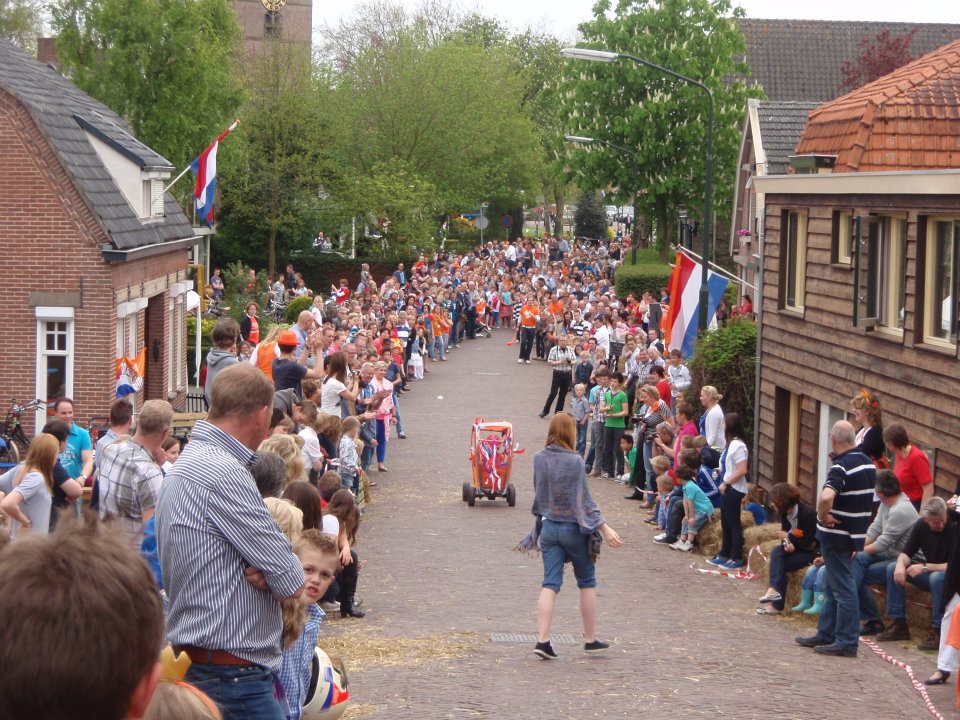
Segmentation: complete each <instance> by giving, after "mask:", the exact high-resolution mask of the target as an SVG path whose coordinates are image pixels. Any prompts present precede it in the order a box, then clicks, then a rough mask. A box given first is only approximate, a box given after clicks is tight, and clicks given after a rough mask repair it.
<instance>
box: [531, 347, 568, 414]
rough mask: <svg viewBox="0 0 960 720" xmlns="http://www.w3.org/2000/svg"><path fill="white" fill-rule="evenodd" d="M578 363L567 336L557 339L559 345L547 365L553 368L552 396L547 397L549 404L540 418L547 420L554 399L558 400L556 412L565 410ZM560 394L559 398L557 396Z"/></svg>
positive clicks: (551, 353) (553, 349) (551, 351)
mask: <svg viewBox="0 0 960 720" xmlns="http://www.w3.org/2000/svg"><path fill="white" fill-rule="evenodd" d="M576 362H577V353H576V352H574V350H573V348H571V347H570V344H569V343H568V342H567V336H566V335H560V336H559V337H558V338H557V344H556V345H554V347H553V348H552V349H551V350H550V355H548V356H547V364H548V365H552V366H553V381H552V382H551V383H550V394H549V395H548V396H547V402H546V404H545V405H544V406H543V412H541V413H540V417H542V418H545V417H546V416H547V414H548V413H549V412H550V406H551V405H552V404H553V399H554V398H556V399H557V408H556V412H560V411H561V410H563V404H564V403H565V402H566V401H567V393H568V392H569V391H570V384H571V382H572V381H573V366H574V364H575V363H576ZM558 393H559V397H557V394H558Z"/></svg>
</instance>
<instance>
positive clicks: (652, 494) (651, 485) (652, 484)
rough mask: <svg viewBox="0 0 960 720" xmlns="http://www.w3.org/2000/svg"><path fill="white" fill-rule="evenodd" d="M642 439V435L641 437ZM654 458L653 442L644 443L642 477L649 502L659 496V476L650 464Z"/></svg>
mask: <svg viewBox="0 0 960 720" xmlns="http://www.w3.org/2000/svg"><path fill="white" fill-rule="evenodd" d="M641 437H642V435H641ZM652 457H653V442H644V443H643V474H642V475H641V476H640V477H642V478H643V480H644V482H643V485H644V486H646V488H647V502H651V503H652V502H653V500H654V498H656V496H657V476H656V473H654V472H653V465H651V464H650V459H651V458H652Z"/></svg>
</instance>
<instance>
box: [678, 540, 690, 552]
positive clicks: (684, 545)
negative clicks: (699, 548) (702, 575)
mask: <svg viewBox="0 0 960 720" xmlns="http://www.w3.org/2000/svg"><path fill="white" fill-rule="evenodd" d="M677 550H679V551H680V552H691V551H692V550H693V543H692V542H690V541H689V540H681V541H680V547H678V548H677Z"/></svg>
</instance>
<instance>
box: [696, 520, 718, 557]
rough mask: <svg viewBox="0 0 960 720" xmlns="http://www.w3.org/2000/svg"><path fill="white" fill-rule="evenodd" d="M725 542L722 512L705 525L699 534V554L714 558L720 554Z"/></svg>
mask: <svg viewBox="0 0 960 720" xmlns="http://www.w3.org/2000/svg"><path fill="white" fill-rule="evenodd" d="M722 540H723V532H722V530H721V528H720V511H719V510H718V511H716V512H715V513H714V514H713V519H711V520H710V521H708V522H707V524H706V525H704V526H703V527H702V528H701V529H700V532H699V533H697V552H699V553H702V554H703V555H706V556H707V557H713V556H714V555H716V554H717V553H718V552H720V542H721V541H722Z"/></svg>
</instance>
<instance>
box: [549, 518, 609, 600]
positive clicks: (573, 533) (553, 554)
mask: <svg viewBox="0 0 960 720" xmlns="http://www.w3.org/2000/svg"><path fill="white" fill-rule="evenodd" d="M589 538H590V535H589V534H587V533H583V532H580V526H579V525H578V524H577V523H575V522H554V521H553V520H547V519H546V518H544V519H543V528H542V529H541V530H540V552H541V553H542V554H543V587H545V588H550V589H551V590H553V591H554V592H560V586H561V585H563V564H564V563H565V562H566V561H567V560H568V559H569V560H570V561H571V562H572V563H573V574H574V575H575V576H576V578H577V587H578V588H592V587H596V586H597V573H596V565H595V564H594V562H593V560H591V559H590V549H589V545H588V541H589Z"/></svg>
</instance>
